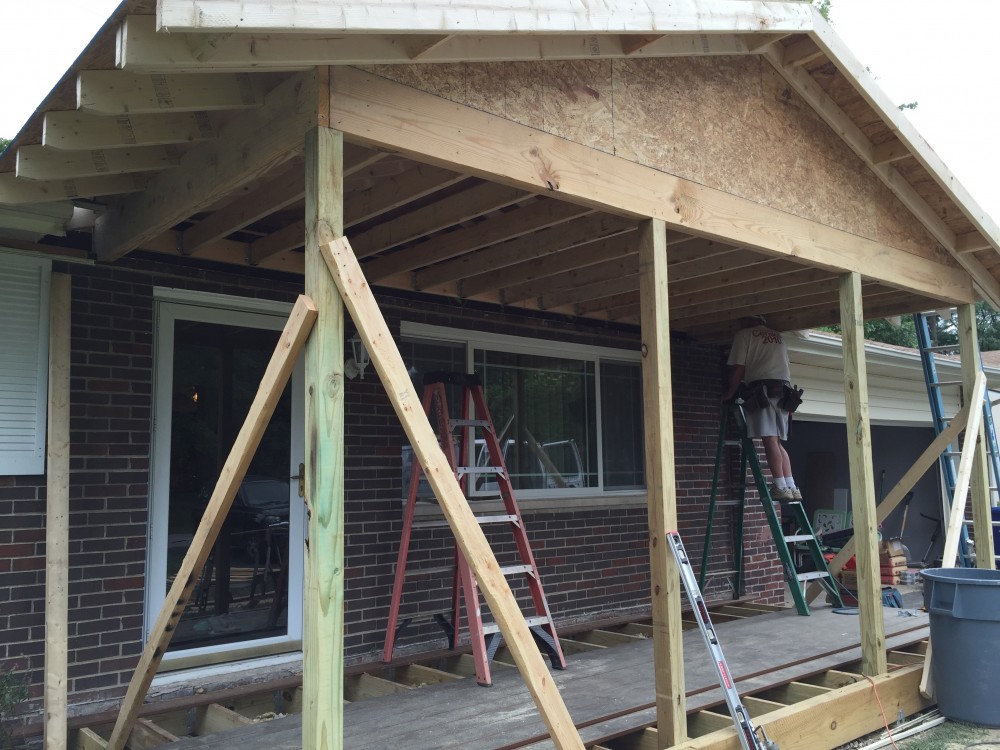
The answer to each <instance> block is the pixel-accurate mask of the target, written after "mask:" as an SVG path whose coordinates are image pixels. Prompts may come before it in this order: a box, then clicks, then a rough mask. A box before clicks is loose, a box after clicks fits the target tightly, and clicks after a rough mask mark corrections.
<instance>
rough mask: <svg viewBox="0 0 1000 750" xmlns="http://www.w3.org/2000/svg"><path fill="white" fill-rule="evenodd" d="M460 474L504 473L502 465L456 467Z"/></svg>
mask: <svg viewBox="0 0 1000 750" xmlns="http://www.w3.org/2000/svg"><path fill="white" fill-rule="evenodd" d="M455 471H456V472H458V474H459V475H462V474H503V467H502V466H459V467H458V468H457V469H455Z"/></svg>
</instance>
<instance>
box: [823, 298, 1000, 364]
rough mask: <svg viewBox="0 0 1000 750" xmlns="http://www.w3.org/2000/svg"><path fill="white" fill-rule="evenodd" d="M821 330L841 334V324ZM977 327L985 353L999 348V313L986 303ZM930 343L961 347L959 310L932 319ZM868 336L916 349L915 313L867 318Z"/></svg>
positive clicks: (980, 309) (978, 312)
mask: <svg viewBox="0 0 1000 750" xmlns="http://www.w3.org/2000/svg"><path fill="white" fill-rule="evenodd" d="M820 330H823V331H830V332H832V333H840V326H825V327H823V328H821V329H820ZM976 330H977V331H978V333H979V348H980V350H982V351H984V352H992V351H997V350H1000V312H997V311H996V310H994V309H993V308H992V307H990V306H989V305H988V304H987V303H986V302H983V301H979V302H977V303H976ZM930 334H931V343H933V344H935V345H940V346H946V345H949V344H955V345H956V346H958V313H957V312H956V311H955V310H952V311H951V312H950V313H948V314H947V315H945V316H942V317H938V316H936V315H935V316H934V317H933V318H932V319H931V327H930ZM865 339H867V340H868V341H879V342H881V343H883V344H895V345H896V346H909V347H912V348H916V346H917V333H916V328H915V327H914V323H913V316H912V315H903V316H901V317H900V318H899V319H898V321H897V320H885V319H883V320H866V321H865Z"/></svg>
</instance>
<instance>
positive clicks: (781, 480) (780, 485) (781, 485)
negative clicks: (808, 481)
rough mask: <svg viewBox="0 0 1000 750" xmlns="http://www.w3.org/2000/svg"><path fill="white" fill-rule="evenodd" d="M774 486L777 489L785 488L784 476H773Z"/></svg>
mask: <svg viewBox="0 0 1000 750" xmlns="http://www.w3.org/2000/svg"><path fill="white" fill-rule="evenodd" d="M774 486H775V487H777V488H778V489H779V490H783V489H785V487H786V485H785V478H784V477H775V479H774Z"/></svg>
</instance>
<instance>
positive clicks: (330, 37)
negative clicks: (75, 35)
mask: <svg viewBox="0 0 1000 750" xmlns="http://www.w3.org/2000/svg"><path fill="white" fill-rule="evenodd" d="M627 38H629V35H622V34H614V33H611V34H602V35H595V34H591V33H586V32H583V33H577V34H544V35H542V34H531V35H516V34H502V35H501V34H497V35H479V34H440V33H426V34H422V33H417V34H392V33H385V34H364V35H361V34H329V33H318V34H315V33H314V34H307V35H303V34H294V35H286V34H272V33H268V34H264V35H249V34H240V33H236V34H181V33H175V32H172V33H170V34H161V33H157V31H156V24H155V21H154V20H153V19H152V17H151V16H129V17H128V18H127V19H126V21H125V23H124V24H123V27H122V29H121V30H120V31H119V34H118V47H117V65H118V67H119V68H124V69H125V70H128V71H130V72H133V73H201V72H206V71H219V70H226V71H245V72H255V73H260V72H263V71H295V70H306V69H309V68H312V67H315V66H316V65H322V64H329V65H372V64H390V65H391V64H396V65H401V64H407V63H412V62H420V63H471V62H490V61H493V60H503V61H505V62H510V61H517V60H523V61H537V60H586V59H593V58H595V57H604V58H614V57H617V58H621V57H626V56H630V57H679V56H683V57H686V56H693V55H742V54H749V53H750V51H751V50H750V49H749V47H748V43H747V40H748V39H751V40H757V39H758V38H760V42H758V43H763V41H764V39H765V38H766V39H767V40H769V41H774V40H777V39H778V38H780V36H779V35H775V34H772V35H761V34H729V33H721V32H719V33H713V34H711V35H707V34H691V33H677V34H667V35H662V34H661V35H660V36H659V39H658V40H657V41H656V43H655V44H647V45H646V46H644V47H642V48H640V49H634V50H632V49H631V48H629V47H627V46H626V44H625V40H626V39H627ZM208 39H211V40H212V43H211V44H210V45H208V44H205V43H203V41H202V40H208Z"/></svg>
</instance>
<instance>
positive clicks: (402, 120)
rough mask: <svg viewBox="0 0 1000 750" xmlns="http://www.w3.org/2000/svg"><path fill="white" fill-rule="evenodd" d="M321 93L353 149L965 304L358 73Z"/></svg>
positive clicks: (829, 233) (882, 256)
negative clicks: (654, 221) (363, 146)
mask: <svg viewBox="0 0 1000 750" xmlns="http://www.w3.org/2000/svg"><path fill="white" fill-rule="evenodd" d="M331 89H332V91H331V95H332V102H333V104H332V113H331V117H332V124H333V126H334V127H337V128H338V129H340V130H341V131H343V132H344V134H345V136H351V137H352V138H353V139H356V140H358V141H359V142H362V143H367V144H370V145H374V146H378V147H383V148H387V149H390V150H397V151H399V152H401V153H405V154H407V155H411V156H414V157H416V158H419V159H421V160H422V161H430V162H432V163H436V164H439V165H441V166H445V167H449V168H452V169H456V170H458V171H462V172H466V173H469V174H475V175H479V176H483V177H485V178H487V179H491V180H495V181H500V182H504V183H506V184H511V185H516V186H519V187H523V188H525V189H527V190H534V191H540V190H551V191H554V192H558V193H559V194H560V195H561V197H563V198H564V199H565V200H570V201H573V202H576V203H581V204H585V205H589V206H593V207H595V208H598V209H600V210H605V211H610V212H612V213H617V214H619V215H628V216H632V217H635V218H646V217H652V218H659V219H663V220H664V221H665V222H667V224H668V225H670V226H673V227H676V228H678V229H682V230H684V229H688V230H692V231H694V232H696V233H698V234H702V235H705V236H708V237H713V238H717V239H723V240H725V241H728V242H732V243H733V244H736V245H742V246H745V247H748V248H753V249H757V250H760V251H763V252H765V253H767V254H769V255H780V256H787V257H796V258H801V259H802V260H803V261H804V262H807V263H809V264H812V265H816V266H819V267H823V268H827V269H828V270H831V271H835V272H837V273H841V272H843V271H845V270H847V271H857V272H859V273H860V272H863V273H864V274H865V276H866V278H869V279H876V280H883V281H889V282H891V283H892V284H893V285H894V286H896V287H897V288H903V289H908V290H912V291H915V292H918V293H922V294H927V295H929V296H932V297H934V298H936V299H944V300H948V301H954V302H958V303H965V302H972V301H973V296H974V295H973V291H972V284H971V281H970V279H969V276H968V274H967V273H966V272H965V271H963V270H962V269H960V268H955V267H952V266H949V265H946V264H943V263H938V262H936V261H933V260H929V259H927V258H921V257H919V256H916V255H913V254H910V253H906V252H904V251H901V250H894V249H892V248H889V247H887V246H885V245H883V244H880V243H878V242H874V241H872V240H867V239H864V238H861V237H858V236H857V235H854V234H850V233H848V232H844V231H842V230H838V229H834V228H832V227H827V226H824V225H822V224H820V223H818V222H815V221H810V220H808V219H804V218H801V217H797V216H793V215H790V214H788V213H785V212H783V211H779V210H777V209H772V208H768V207H766V206H763V205H761V204H759V203H754V202H753V201H750V200H747V199H744V198H740V197H738V196H734V195H731V194H728V193H725V192H723V191H721V190H716V189H713V188H708V187H705V186H703V185H699V184H697V183H695V182H693V181H691V180H685V179H682V178H679V177H676V176H675V175H671V174H668V173H666V172H661V171H658V170H656V169H653V168H651V167H646V166H643V165H640V164H636V163H634V162H630V161H627V160H625V159H622V158H620V157H616V156H613V155H611V154H607V153H604V152H602V151H600V150H598V149H594V148H589V147H587V146H583V145H581V144H577V143H573V142H571V141H568V140H566V139H563V138H559V137H557V136H554V135H550V134H547V133H541V132H539V131H537V130H534V129H532V128H529V127H527V126H524V125H520V124H518V123H514V122H511V121H509V120H505V119H503V118H501V117H498V116H496V115H492V114H489V113H486V112H481V111H479V110H476V109H473V108H471V107H467V106H464V105H461V104H457V103H454V102H448V101H445V100H443V99H441V98H439V97H436V96H434V95H432V94H427V93H424V92H421V91H417V90H416V89H412V88H409V87H407V86H403V85H401V84H397V83H393V82H391V81H388V80H385V79H382V78H378V77H377V76H373V75H370V74H368V73H363V72H361V71H358V70H353V69H340V68H338V69H336V71H335V73H334V75H333V79H332V86H331ZM595 175H599V179H597V178H595ZM433 260H440V258H435V259H433ZM396 270H400V269H391V270H390V271H389V272H390V273H391V272H392V271H396ZM407 270H408V269H407Z"/></svg>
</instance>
